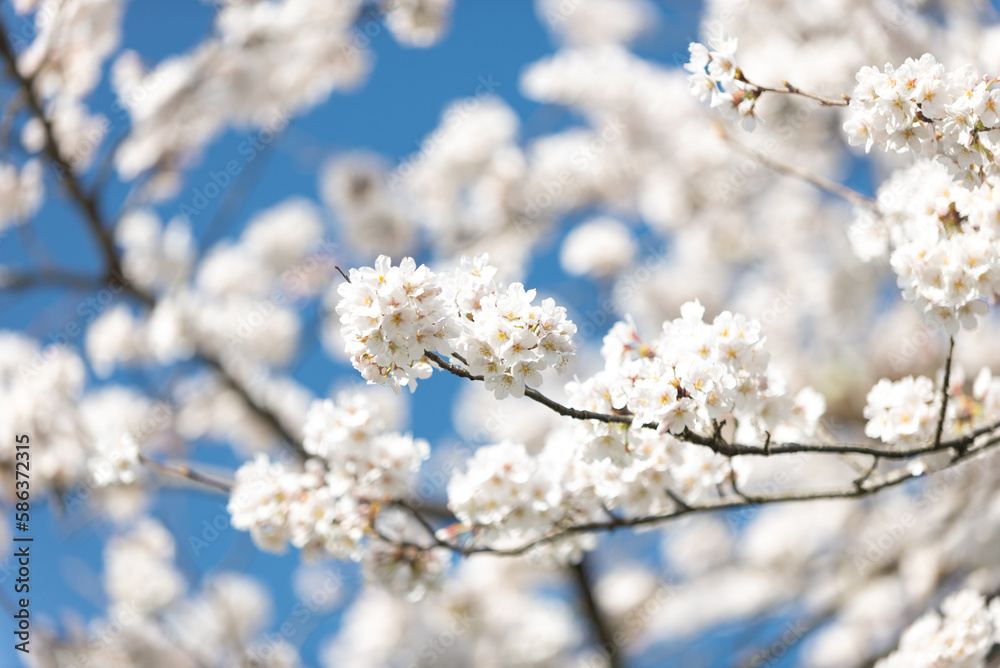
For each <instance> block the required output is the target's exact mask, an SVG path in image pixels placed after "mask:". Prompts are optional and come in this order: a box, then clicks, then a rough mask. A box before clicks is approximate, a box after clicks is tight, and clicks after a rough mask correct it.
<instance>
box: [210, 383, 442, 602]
mask: <svg viewBox="0 0 1000 668" xmlns="http://www.w3.org/2000/svg"><path fill="white" fill-rule="evenodd" d="M374 406H375V404H373V403H372V402H370V401H366V400H365V398H364V397H363V396H362V395H350V394H342V395H340V396H339V397H338V398H337V401H336V402H334V401H331V400H325V401H316V402H314V403H313V405H312V407H311V408H310V410H309V414H308V416H307V418H306V425H305V430H304V431H305V439H304V441H303V447H304V449H305V450H306V452H307V453H309V454H310V455H314V457H312V458H310V459H308V460H306V462H305V464H304V465H303V467H302V468H301V469H299V468H293V467H290V466H287V465H285V464H284V463H282V462H272V461H270V460H269V459H268V458H267V456H265V455H263V454H261V455H258V456H257V457H256V459H254V460H253V461H251V462H248V463H246V464H244V465H243V466H242V467H241V468H240V469H239V470H238V471H237V472H236V484H235V485H234V486H233V489H232V491H231V493H230V500H229V505H228V510H229V513H230V515H231V516H232V517H231V522H232V525H233V526H234V527H235V528H237V529H242V530H246V531H249V532H250V535H251V537H252V538H253V541H254V543H255V544H256V545H257V546H258V547H260V548H261V549H263V550H267V551H271V552H281V551H283V550H284V549H285V548H286V546H287V545H288V544H291V545H293V546H294V547H296V548H299V549H301V550H302V551H303V553H304V556H305V557H306V558H307V559H309V558H314V557H317V556H332V557H336V558H351V559H355V560H364V563H365V566H366V572H368V573H369V574H370V575H371V576H372V577H373V578H375V579H377V580H378V581H379V582H382V583H384V584H386V585H387V586H389V587H390V588H392V589H393V590H395V591H400V592H401V593H402V592H403V590H405V592H406V593H408V595H410V596H414V597H419V596H421V595H422V594H423V593H424V592H425V591H426V590H427V589H428V588H430V587H432V586H434V583H436V582H438V581H440V579H441V578H442V576H443V574H444V571H445V569H446V568H447V565H448V563H449V561H448V558H447V557H448V555H447V554H445V553H442V552H440V551H437V550H422V549H410V550H404V551H400V550H399V549H397V546H395V544H394V542H393V541H394V540H396V539H398V540H403V539H405V540H406V541H407V542H408V543H409V544H411V545H413V544H417V543H418V541H419V540H420V539H421V538H426V532H423V533H420V532H421V531H423V530H422V528H421V527H419V525H416V524H415V521H414V520H413V518H412V517H410V516H408V515H401V514H399V513H394V514H393V513H390V517H388V518H385V517H383V515H384V514H385V513H381V512H380V510H381V507H382V504H383V503H385V502H390V501H393V500H402V499H405V498H406V497H407V496H408V495H409V492H410V490H411V489H412V487H413V484H414V481H415V477H416V474H417V472H418V471H419V468H420V464H421V462H423V461H424V460H426V459H427V458H428V457H429V456H430V447H429V446H428V444H427V443H426V442H425V441H422V440H415V439H413V438H412V437H411V436H409V435H403V434H399V433H395V432H387V431H385V428H386V424H387V421H386V419H385V416H383V415H382V414H380V413H379V412H378V410H377V409H375V408H374ZM386 512H388V511H386ZM383 525H388V526H383ZM366 539H367V542H365V543H364V545H362V543H363V541H366Z"/></svg>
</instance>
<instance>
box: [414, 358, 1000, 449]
mask: <svg viewBox="0 0 1000 668" xmlns="http://www.w3.org/2000/svg"><path fill="white" fill-rule="evenodd" d="M424 356H425V357H427V359H429V360H431V361H432V362H434V363H435V364H436V365H438V367H440V368H441V369H444V370H445V371H447V372H449V373H451V374H453V375H455V376H458V377H460V378H466V379H468V380H473V381H483V380H484V378H483V376H478V375H475V374H473V373H471V372H470V371H469V370H468V369H466V368H464V367H461V366H458V365H455V364H451V363H450V362H447V361H446V360H444V359H443V358H442V357H441V356H440V355H438V354H437V353H434V352H430V351H424ZM524 396H526V397H528V398H529V399H531V400H533V401H536V402H538V403H540V404H542V405H544V406H547V407H548V408H551V409H552V410H553V411H555V412H556V413H558V414H559V415H563V416H566V417H571V418H575V419H577V420H597V421H599V422H607V423H616V424H628V425H631V424H632V418H633V415H632V414H631V413H627V412H624V413H622V414H614V415H612V414H608V413H596V412H594V411H586V410H580V409H577V408H570V407H569V406H564V405H562V404H560V403H558V402H557V401H555V400H553V399H550V398H549V397H546V396H545V395H543V394H542V393H541V392H539V391H538V390H535V389H532V388H526V389H525V391H524ZM658 426H659V425H657V423H655V422H650V423H647V424H644V425H642V427H643V428H648V429H656V428H658ZM997 429H1000V420H998V421H997V422H994V423H992V424H988V425H985V426H983V427H980V428H978V429H975V430H973V431H971V432H969V433H968V434H966V435H964V436H961V437H957V438H954V439H951V440H947V441H938V442H935V443H930V444H928V445H923V446H919V447H915V448H910V449H906V450H886V449H882V448H877V447H872V446H867V445H855V444H850V443H838V444H834V445H825V444H810V443H795V442H786V443H779V444H773V443H768V447H767V448H766V449H765V448H763V447H761V446H756V445H745V444H741V443H729V442H727V441H725V440H723V439H722V438H721V437H714V436H703V435H702V434H698V433H696V432H693V431H690V430H688V429H685V430H684V431H683V432H681V433H680V434H675V435H674V437H675V438H677V439H678V440H680V441H684V442H686V443H693V444H695V445H703V446H705V447H707V448H710V449H712V450H713V451H715V452H717V453H718V454H720V455H723V456H725V457H737V456H753V457H770V456H773V455H789V454H798V453H818V454H828V455H868V456H871V457H880V458H882V459H891V460H899V459H911V458H913V457H918V456H920V455H927V454H930V453H933V452H941V451H943V450H950V449H954V450H957V451H961V450H963V449H964V448H967V447H969V446H970V445H972V444H973V442H974V441H975V440H976V439H977V438H979V437H980V436H984V435H985V434H988V433H990V432H993V431H996V430H997Z"/></svg>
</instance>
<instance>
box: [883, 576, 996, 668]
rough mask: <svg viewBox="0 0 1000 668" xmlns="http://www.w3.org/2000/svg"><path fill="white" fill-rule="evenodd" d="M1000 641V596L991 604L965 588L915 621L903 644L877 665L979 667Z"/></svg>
mask: <svg viewBox="0 0 1000 668" xmlns="http://www.w3.org/2000/svg"><path fill="white" fill-rule="evenodd" d="M998 642H1000V599H994V600H993V601H992V602H990V603H989V604H988V605H987V602H986V599H985V598H983V596H982V595H981V594H978V593H976V592H975V591H972V590H971V589H964V590H962V591H959V592H957V593H955V594H952V595H951V596H949V597H948V598H947V599H945V601H944V603H942V604H941V614H938V613H937V612H935V611H933V610H931V611H930V612H928V613H927V614H925V615H924V616H923V617H921V618H920V619H918V620H917V621H915V622H913V624H911V625H910V627H909V628H908V629H906V631H905V632H904V633H903V635H902V637H901V638H900V640H899V648H898V649H897V650H896V651H895V652H893V653H892V654H890V655H889V656H888V657H886V658H884V659H882V660H880V661H879V662H878V663H876V664H875V668H979V667H980V666H984V665H986V664H985V660H986V655H987V654H989V651H990V648H991V647H993V645H994V644H995V643H998Z"/></svg>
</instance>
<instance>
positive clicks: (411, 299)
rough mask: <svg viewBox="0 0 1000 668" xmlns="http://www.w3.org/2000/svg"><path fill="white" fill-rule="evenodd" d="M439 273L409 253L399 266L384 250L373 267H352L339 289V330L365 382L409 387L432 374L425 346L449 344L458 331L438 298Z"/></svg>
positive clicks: (437, 347) (396, 388) (443, 347)
mask: <svg viewBox="0 0 1000 668" xmlns="http://www.w3.org/2000/svg"><path fill="white" fill-rule="evenodd" d="M436 279H437V276H436V275H435V274H434V273H433V272H431V270H430V269H428V268H427V267H426V266H425V265H420V267H417V264H416V262H414V261H413V258H408V257H407V258H403V260H402V261H401V262H400V264H399V266H398V267H393V266H392V261H391V260H390V259H389V258H388V257H387V256H385V255H380V256H379V257H378V259H377V260H375V266H374V268H373V267H362V268H361V269H351V274H350V281H349V282H345V283H341V284H340V286H339V287H338V288H337V292H338V294H339V295H340V297H341V301H340V303H339V304H337V313H339V314H340V323H341V330H340V331H341V334H342V335H343V337H344V340H345V341H346V342H347V344H346V351H347V354H348V355H350V356H351V363H352V364H353V365H354V368H355V369H357V370H358V371H360V372H361V375H362V376H363V377H364V379H365V380H367V381H368V382H369V383H381V384H384V385H388V386H389V387H391V388H392V389H393V390H394V391H396V392H398V391H399V388H400V386H402V385H406V386H408V387H409V388H410V391H411V392H413V391H415V390H416V388H417V379H418V378H427V377H428V376H430V374H431V367H430V364H429V363H428V362H427V361H426V360H424V351H439V350H442V351H443V350H446V349H447V345H448V344H447V342H448V339H451V338H453V337H454V336H455V334H456V327H455V324H454V318H453V316H452V313H451V310H450V309H449V308H448V307H447V303H446V302H445V300H444V299H443V298H442V297H441V286H440V285H439V284H438V282H437V280H436Z"/></svg>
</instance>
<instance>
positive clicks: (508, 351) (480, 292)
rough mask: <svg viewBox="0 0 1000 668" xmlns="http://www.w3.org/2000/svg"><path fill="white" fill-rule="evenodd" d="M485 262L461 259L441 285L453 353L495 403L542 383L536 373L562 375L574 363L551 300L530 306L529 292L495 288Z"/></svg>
mask: <svg viewBox="0 0 1000 668" xmlns="http://www.w3.org/2000/svg"><path fill="white" fill-rule="evenodd" d="M488 261H489V256H488V255H486V254H485V253H482V254H480V255H477V256H476V257H475V258H473V259H470V258H467V257H466V258H462V261H461V264H460V266H459V268H458V269H456V270H455V273H454V274H453V275H451V276H449V277H447V278H446V279H445V283H446V284H447V285H448V289H449V296H454V305H455V308H456V316H457V321H458V323H460V325H461V326H462V332H461V335H460V336H459V337H457V338H456V340H455V341H454V342H453V346H454V351H455V352H456V353H459V354H461V355H462V356H463V358H464V359H466V360H467V361H468V363H469V370H470V371H471V372H472V373H474V374H482V375H483V377H484V379H485V381H486V387H487V389H490V390H492V391H493V392H494V394H495V395H496V397H497V399H503V398H504V397H506V396H507V395H508V394H509V395H512V396H515V397H520V396H523V395H524V390H525V387H527V386H538V385H540V384H541V383H542V376H541V373H540V372H541V371H542V370H544V369H547V368H549V367H554V368H556V369H558V370H560V371H562V370H565V369H566V367H567V366H569V364H570V363H571V362H572V361H573V360H574V353H575V351H576V348H575V346H574V345H573V340H572V337H573V335H574V334H576V325H574V324H573V323H572V322H571V321H570V320H568V319H567V318H566V309H564V308H563V307H561V306H556V303H555V300H553V299H551V298H550V299H543V300H542V303H541V304H540V305H535V304H533V303H532V302H533V301H534V299H535V291H534V290H525V289H524V286H523V285H522V284H520V283H511V284H510V285H503V284H502V283H498V282H496V281H495V280H494V278H493V277H494V275H495V274H496V268H495V267H491V266H490V265H489V264H487V263H488Z"/></svg>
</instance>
